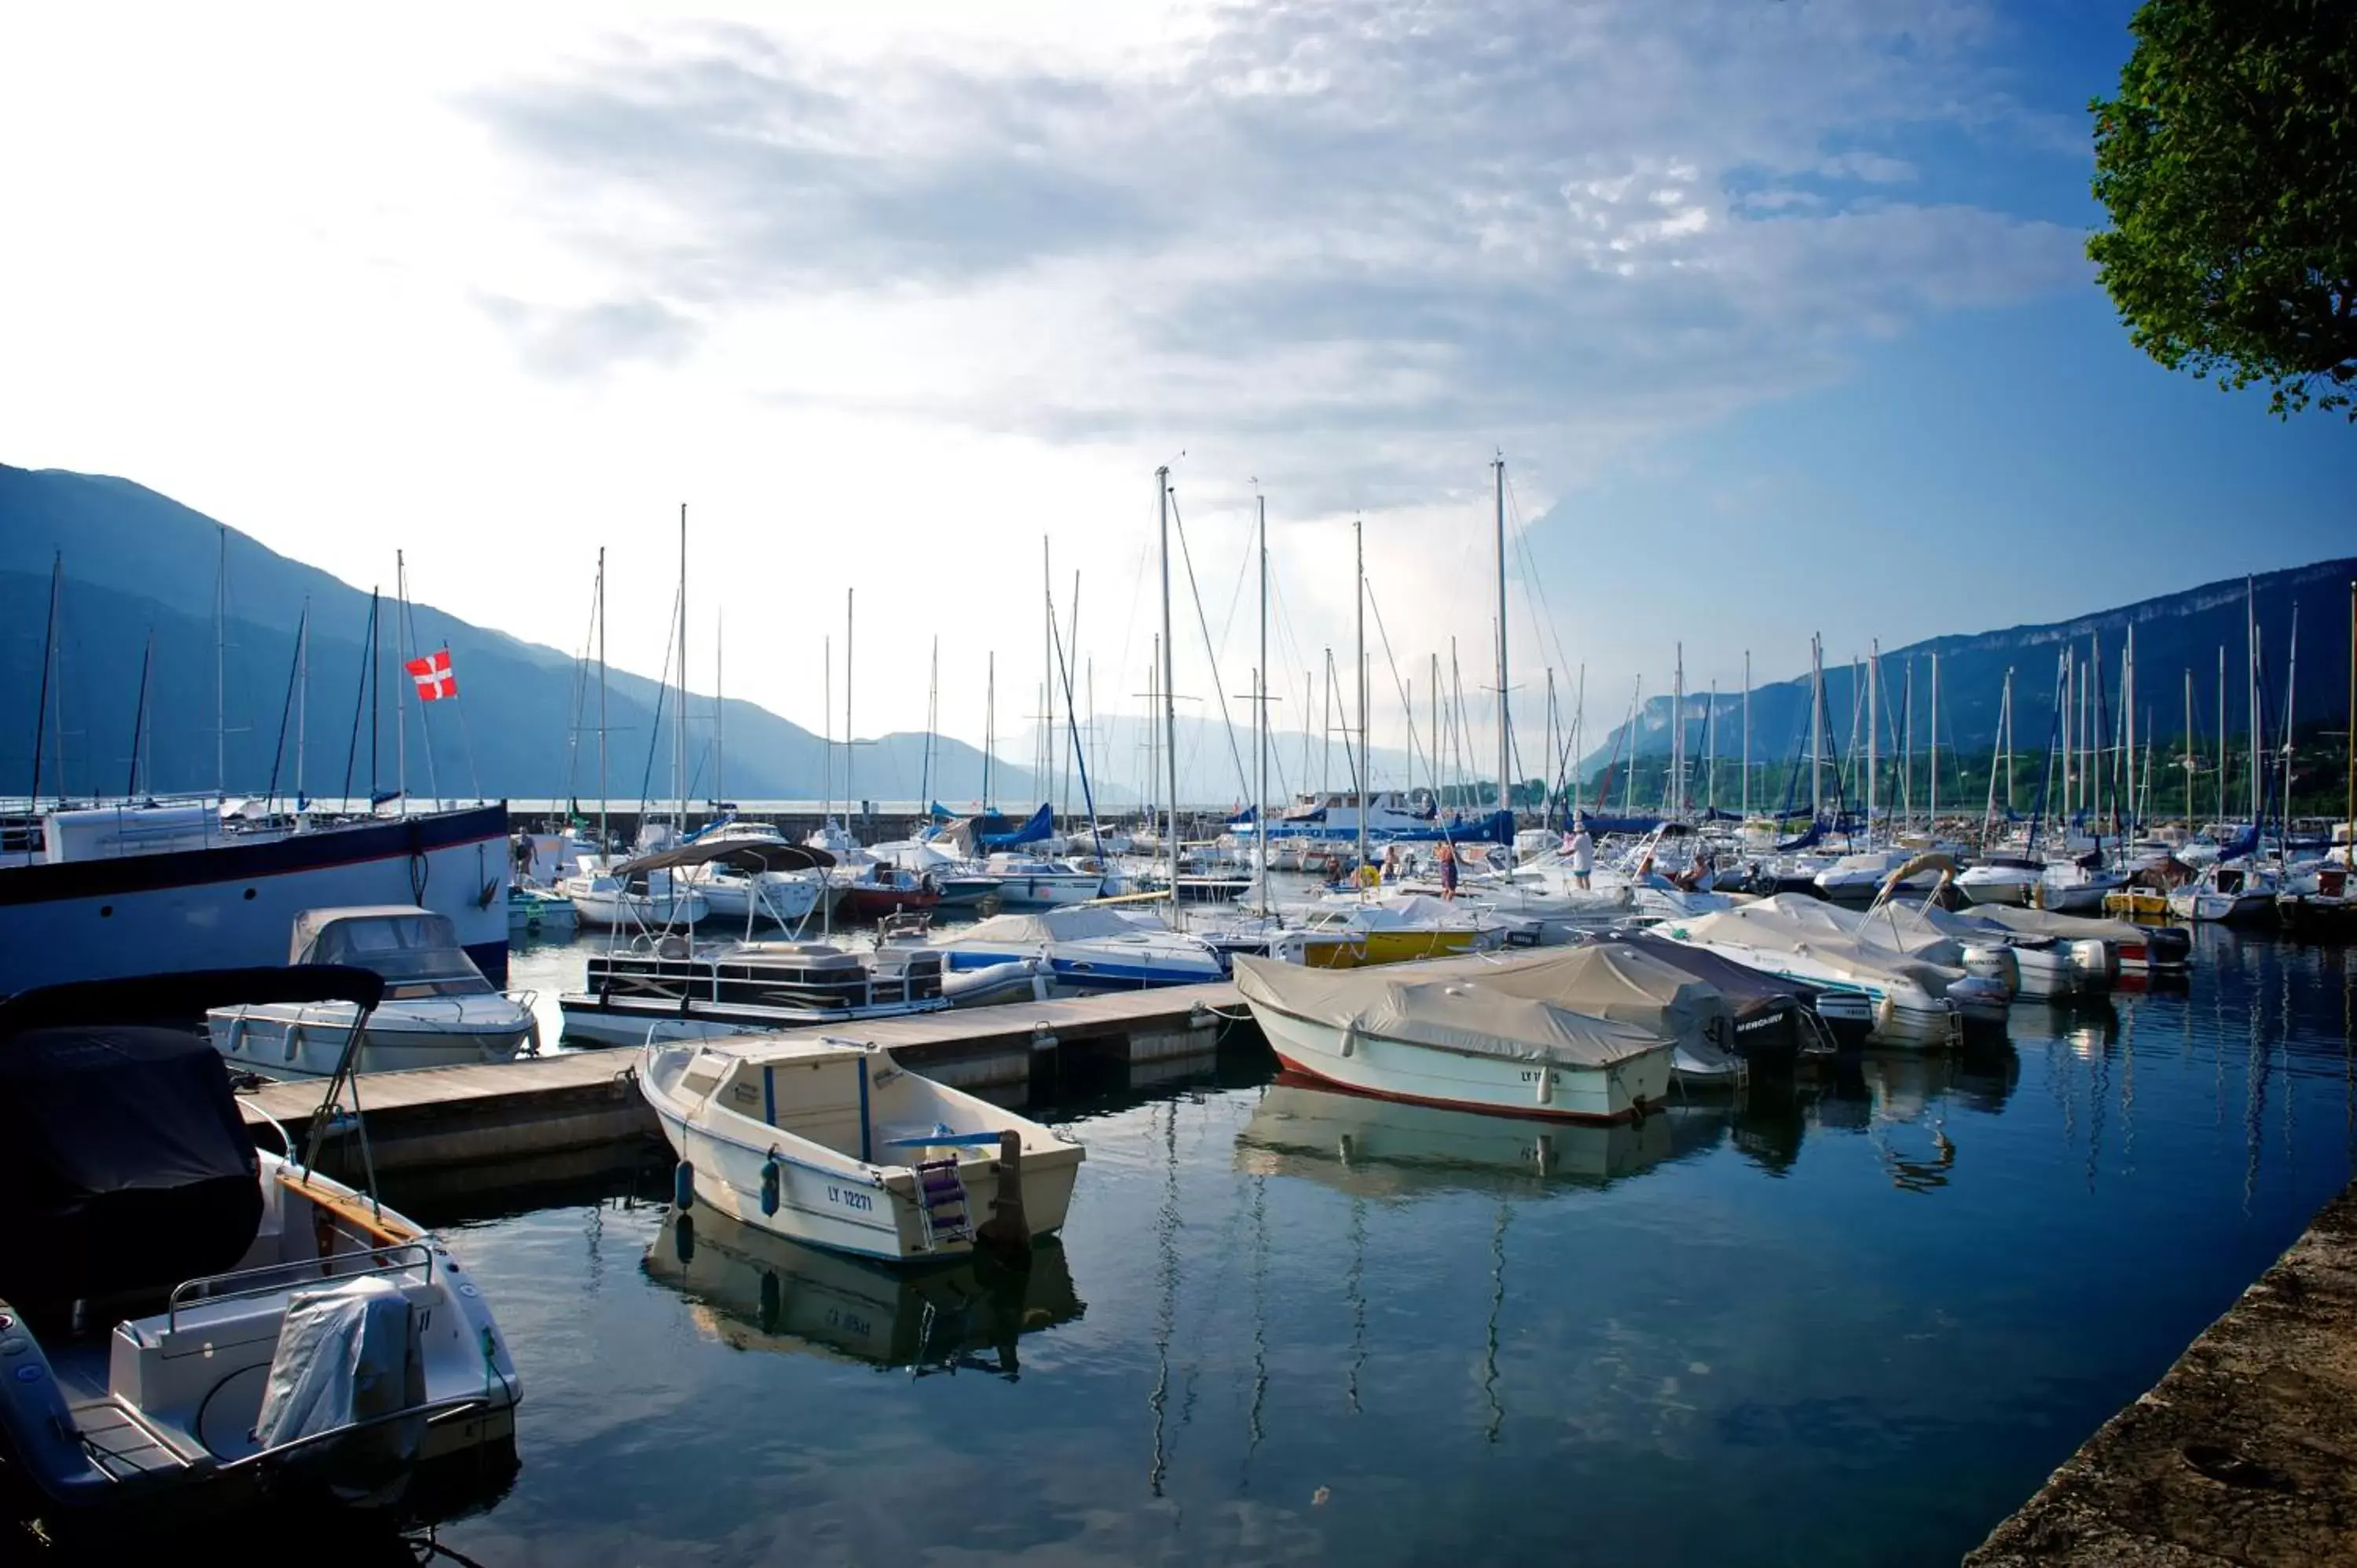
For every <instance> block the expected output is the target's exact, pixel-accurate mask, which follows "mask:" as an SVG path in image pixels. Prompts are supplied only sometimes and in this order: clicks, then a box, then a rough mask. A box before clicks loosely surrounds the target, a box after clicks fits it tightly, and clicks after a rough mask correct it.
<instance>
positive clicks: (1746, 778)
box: [1743, 648, 1751, 822]
mask: <svg viewBox="0 0 2357 1568" xmlns="http://www.w3.org/2000/svg"><path fill="white" fill-rule="evenodd" d="M1743 820H1744V821H1746V822H1749V821H1750V820H1751V650H1749V649H1748V648H1747V649H1745V650H1743Z"/></svg>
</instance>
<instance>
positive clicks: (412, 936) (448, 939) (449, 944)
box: [307, 915, 491, 1002]
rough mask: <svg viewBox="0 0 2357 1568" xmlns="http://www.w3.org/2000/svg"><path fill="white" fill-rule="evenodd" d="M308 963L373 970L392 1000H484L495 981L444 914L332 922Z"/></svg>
mask: <svg viewBox="0 0 2357 1568" xmlns="http://www.w3.org/2000/svg"><path fill="white" fill-rule="evenodd" d="M307 961H309V962H312V963H348V964H353V965H356V966H358V967H359V968H361V969H368V970H374V971H375V972H377V973H379V974H381V975H382V976H384V978H385V980H386V981H387V982H388V983H387V984H386V986H385V988H384V999H385V1000H386V1001H388V1002H394V1001H401V1000H412V999H414V998H417V997H421V996H484V995H489V994H490V992H491V983H490V981H488V980H486V979H484V978H483V972H482V971H481V970H479V969H477V968H476V967H475V964H474V961H473V960H472V959H469V958H468V956H467V953H466V950H465V949H463V948H461V947H460V946H459V945H458V934H457V929H455V928H454V927H452V925H451V924H450V922H449V920H448V919H447V918H445V917H443V916H440V915H371V916H368V917H366V918H356V919H348V920H335V921H331V922H330V923H329V924H328V926H327V927H326V928H325V929H322V930H321V931H320V932H319V934H318V935H317V937H315V938H313V939H312V941H311V949H310V951H309V953H308V954H307Z"/></svg>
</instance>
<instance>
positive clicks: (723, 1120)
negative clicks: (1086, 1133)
mask: <svg viewBox="0 0 2357 1568" xmlns="http://www.w3.org/2000/svg"><path fill="white" fill-rule="evenodd" d="M685 1049H686V1048H685V1047H669V1048H665V1047H652V1048H651V1049H650V1050H649V1051H648V1053H647V1056H646V1058H645V1059H644V1060H643V1062H642V1063H641V1064H640V1073H639V1082H640V1090H641V1091H642V1092H643V1093H644V1094H645V1096H646V1099H647V1102H648V1103H649V1104H650V1105H651V1106H652V1107H653V1108H654V1112H655V1118H656V1120H657V1121H658V1122H660V1123H661V1124H662V1131H663V1136H664V1138H665V1139H666V1140H667V1141H668V1142H669V1143H670V1144H671V1146H672V1149H673V1152H674V1153H675V1154H677V1155H678V1156H679V1158H680V1160H681V1162H682V1163H683V1165H686V1166H688V1167H689V1180H690V1183H691V1186H692V1188H693V1191H694V1197H695V1201H696V1204H697V1205H699V1206H704V1207H709V1208H712V1209H715V1210H716V1211H717V1212H719V1213H721V1214H724V1215H726V1216H727V1217H728V1218H729V1219H734V1220H736V1221H737V1222H738V1223H739V1224H742V1225H747V1226H749V1227H751V1228H752V1229H754V1230H763V1231H767V1232H770V1234H773V1235H778V1236H783V1237H785V1238H787V1239H788V1240H794V1241H802V1242H805V1243H808V1244H809V1245H812V1246H816V1247H826V1248H830V1249H832V1250H834V1251H840V1252H850V1253H854V1254H856V1255H858V1256H861V1257H868V1258H877V1259H882V1260H884V1261H886V1262H921V1261H925V1260H929V1259H932V1258H940V1257H959V1256H964V1255H967V1254H970V1253H971V1252H973V1251H974V1240H973V1239H972V1238H971V1237H970V1236H955V1237H953V1236H942V1235H937V1234H935V1233H934V1231H933V1230H932V1229H931V1226H930V1225H929V1224H928V1222H927V1219H926V1216H925V1212H924V1209H923V1208H922V1207H921V1203H920V1197H919V1196H918V1192H917V1187H916V1181H917V1173H916V1172H915V1170H914V1169H913V1168H912V1167H910V1166H909V1165H875V1164H872V1163H870V1162H868V1161H866V1160H862V1159H856V1158H854V1157H852V1156H850V1155H841V1154H838V1153H836V1152H835V1151H834V1150H833V1149H829V1148H825V1147H823V1146H821V1145H819V1144H813V1143H812V1142H810V1141H809V1140H808V1139H806V1138H802V1137H797V1136H794V1135H793V1134H791V1133H788V1132H786V1131H784V1130H783V1129H782V1128H780V1127H779V1126H776V1125H773V1124H770V1123H766V1122H763V1121H762V1120H760V1116H761V1115H762V1114H767V1115H769V1116H771V1117H774V1116H775V1115H777V1114H778V1112H779V1110H780V1106H781V1104H782V1103H783V1102H782V1101H780V1100H779V1098H778V1093H779V1091H778V1090H777V1088H776V1086H775V1085H774V1084H772V1083H770V1081H769V1080H768V1079H764V1082H765V1085H766V1086H767V1088H766V1092H767V1095H768V1096H769V1097H770V1099H771V1101H772V1103H771V1104H770V1106H768V1107H763V1106H762V1105H760V1104H759V1101H760V1100H761V1099H762V1098H763V1097H764V1096H763V1092H762V1091H757V1092H756V1093H755V1094H754V1095H753V1096H752V1097H751V1098H752V1100H753V1101H754V1102H753V1103H751V1104H748V1105H745V1106H742V1107H729V1108H721V1109H717V1110H716V1108H715V1107H714V1106H713V1105H712V1104H711V1102H710V1101H697V1100H695V1099H694V1097H693V1096H692V1095H689V1094H685V1093H683V1091H682V1084H683V1067H684V1066H685V1065H686V1064H685V1062H684V1061H683V1052H684V1050H685ZM872 1054H873V1055H874V1056H876V1057H877V1058H881V1059H882V1061H883V1063H884V1069H885V1070H886V1071H887V1072H893V1073H899V1072H905V1071H906V1070H907V1069H900V1068H897V1067H895V1066H893V1065H892V1064H891V1063H890V1060H889V1058H888V1057H884V1056H883V1053H881V1052H876V1053H872ZM798 1070H801V1069H798V1068H796V1067H792V1066H788V1067H781V1068H779V1069H775V1071H777V1072H778V1073H780V1074H786V1075H791V1074H793V1073H795V1072H797V1071H798ZM862 1070H863V1071H866V1070H868V1069H866V1068H865V1067H863V1069H862ZM740 1087H748V1086H745V1085H740ZM931 1090H932V1091H933V1092H934V1094H935V1095H937V1096H939V1097H941V1098H942V1100H943V1101H948V1102H952V1103H963V1104H967V1105H972V1106H974V1107H982V1108H983V1109H984V1110H985V1111H987V1110H992V1109H995V1108H987V1107H983V1102H982V1101H975V1100H974V1099H973V1098H972V1097H971V1096H966V1095H961V1094H959V1093H958V1091H956V1090H949V1089H945V1088H942V1086H940V1085H931ZM784 1092H785V1093H786V1094H791V1092H792V1085H791V1082H790V1083H789V1084H788V1085H787V1086H786V1088H785V1090H784ZM714 1098H715V1099H717V1098H719V1096H718V1095H717V1093H716V1094H715V1095H714ZM861 1103H862V1106H863V1108H864V1106H865V1104H866V1096H865V1093H864V1092H863V1095H862V1101H861ZM997 1121H999V1122H1016V1123H1019V1124H1022V1125H1025V1126H1028V1127H1029V1128H1030V1130H1031V1131H1033V1132H1035V1133H1041V1134H1042V1135H1047V1134H1046V1133H1045V1130H1044V1129H1040V1128H1039V1127H1037V1126H1036V1124H1031V1123H1022V1122H1021V1119H1020V1118H1018V1117H1016V1116H1014V1115H1013V1114H1012V1113H1011V1112H997ZM977 1125H978V1126H981V1127H985V1128H987V1127H989V1126H990V1125H992V1122H988V1121H980V1120H978V1121H977ZM757 1140H758V1141H757ZM1081 1159H1082V1153H1081V1150H1080V1148H1079V1146H1078V1145H1077V1144H1069V1143H1058V1144H1056V1145H1055V1146H1053V1147H1049V1148H1045V1149H1032V1148H1028V1147H1027V1149H1026V1151H1025V1153H1024V1155H1023V1160H1022V1189H1021V1190H1022V1197H1023V1210H1024V1217H1025V1219H1026V1222H1027V1223H1028V1227H1029V1230H1030V1233H1031V1235H1033V1236H1034V1237H1039V1236H1047V1235H1052V1234H1054V1233H1055V1232H1057V1231H1059V1230H1062V1229H1063V1225H1064V1219H1065V1216H1066V1214H1067V1213H1068V1212H1069V1211H1070V1209H1071V1200H1072V1187H1073V1184H1074V1182H1075V1180H1076V1179H1077V1178H1078V1176H1079V1174H1080V1165H1081ZM996 1170H997V1166H996V1148H995V1145H994V1147H993V1151H992V1154H991V1155H989V1156H987V1157H981V1158H962V1159H961V1160H960V1171H959V1179H960V1181H961V1182H962V1184H963V1187H964V1188H965V1192H966V1199H965V1204H966V1208H967V1209H968V1210H969V1212H986V1209H987V1205H988V1204H989V1202H990V1201H991V1198H992V1195H993V1192H994V1190H995V1183H996V1180H997V1176H996ZM772 1173H774V1176H773V1175H772ZM772 1180H774V1184H775V1185H774V1187H772V1186H771V1182H772Z"/></svg>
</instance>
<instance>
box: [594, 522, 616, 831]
mask: <svg viewBox="0 0 2357 1568" xmlns="http://www.w3.org/2000/svg"><path fill="white" fill-rule="evenodd" d="M612 795H613V790H612V789H610V788H609V787H608V784H607V782H606V547H605V546H604V545H602V544H600V545H599V546H597V854H598V855H599V856H600V858H602V857H603V856H605V855H606V854H608V853H609V852H610V851H611V850H612V849H613V847H614V829H613V823H612V822H611V821H610V820H609V814H610V812H611V811H612V806H611V797H612Z"/></svg>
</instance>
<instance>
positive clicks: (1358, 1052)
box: [1235, 958, 1673, 1122]
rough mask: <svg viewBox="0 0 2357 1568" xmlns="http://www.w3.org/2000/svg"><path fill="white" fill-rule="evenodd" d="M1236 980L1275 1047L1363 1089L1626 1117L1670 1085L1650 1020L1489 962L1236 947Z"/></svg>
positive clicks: (1424, 1101) (1295, 1061)
mask: <svg viewBox="0 0 2357 1568" xmlns="http://www.w3.org/2000/svg"><path fill="white" fill-rule="evenodd" d="M1235 970H1236V987H1237V989H1238V990H1239V991H1241V992H1242V993H1243V998H1244V1001H1245V1002H1246V1004H1249V1005H1250V1006H1251V1008H1252V1012H1253V1017H1254V1021H1256V1022H1257V1023H1258V1024H1259V1025H1260V1027H1261V1032H1262V1033H1263V1034H1264V1035H1265V1036H1267V1038H1268V1043H1269V1046H1270V1048H1272V1049H1273V1050H1275V1052H1276V1057H1277V1059H1278V1060H1279V1061H1281V1062H1283V1063H1284V1064H1285V1065H1286V1067H1287V1068H1288V1069H1291V1070H1293V1071H1295V1072H1298V1073H1306V1074H1308V1076H1310V1077H1312V1078H1315V1079H1319V1080H1320V1081H1322V1082H1325V1083H1329V1084H1332V1085H1334V1086H1336V1087H1337V1088H1340V1089H1347V1090H1353V1091H1355V1092H1357V1093H1361V1094H1372V1095H1377V1096H1380V1097H1382V1098H1384V1099H1389V1100H1404V1101H1413V1102H1415V1103H1416V1104H1421V1105H1441V1106H1448V1107H1450V1108H1452V1109H1456V1110H1463V1111H1487V1112H1499V1113H1503V1114H1506V1115H1513V1116H1537V1117H1554V1118H1562V1119H1566V1120H1571V1121H1588V1122H1618V1121H1626V1120H1628V1119H1630V1118H1631V1117H1636V1116H1641V1115H1643V1114H1645V1112H1648V1111H1649V1110H1652V1108H1654V1107H1655V1106H1656V1105H1657V1104H1659V1102H1660V1101H1662V1099H1663V1097H1664V1096H1665V1095H1666V1094H1667V1093H1668V1092H1669V1088H1670V1072H1671V1068H1672V1065H1673V1061H1672V1058H1673V1047H1672V1043H1671V1042H1670V1041H1669V1040H1668V1039H1666V1038H1664V1037H1663V1036H1660V1035H1657V1034H1655V1033H1653V1032H1652V1030H1649V1029H1645V1028H1641V1027H1639V1026H1634V1025H1630V1024H1619V1023H1613V1022H1610V1021H1609V1020H1607V1019H1603V1018H1593V1017H1589V1016H1587V1015H1584V1014H1579V1013H1574V1012H1572V1011H1571V1010H1570V1009H1568V1008H1566V1007H1559V1006H1556V1005H1555V1004H1553V1003H1549V1002H1543V1001H1538V1000H1534V998H1531V997H1529V996H1523V995H1517V994H1514V993H1512V992H1510V991H1507V990H1502V989H1500V988H1498V987H1496V986H1494V985H1492V984H1491V983H1489V981H1488V980H1487V978H1486V977H1484V976H1465V975H1462V974H1458V975H1452V976H1448V977H1435V978H1431V979H1419V978H1416V977H1415V973H1414V972H1412V971H1408V972H1384V971H1383V970H1380V969H1378V970H1323V969H1311V968H1303V967H1298V966H1296V965H1293V964H1287V963H1280V962H1278V961H1275V960H1272V959H1257V958H1239V959H1238V960H1236V961H1235Z"/></svg>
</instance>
